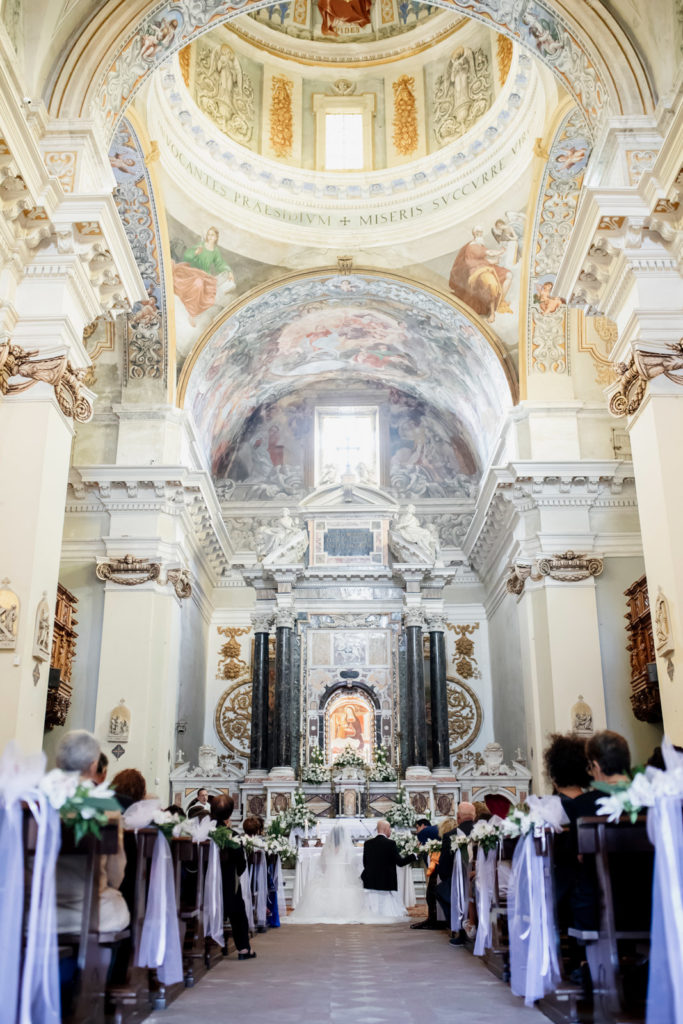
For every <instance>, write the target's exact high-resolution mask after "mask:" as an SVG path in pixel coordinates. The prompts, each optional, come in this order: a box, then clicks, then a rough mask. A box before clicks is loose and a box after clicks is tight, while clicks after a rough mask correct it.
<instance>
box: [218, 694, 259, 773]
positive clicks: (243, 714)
mask: <svg viewBox="0 0 683 1024" xmlns="http://www.w3.org/2000/svg"><path fill="white" fill-rule="evenodd" d="M215 724H216V732H217V733H218V738H219V740H220V741H221V743H222V744H223V746H224V747H226V748H227V749H228V750H230V751H232V753H234V754H237V755H238V756H239V757H249V749H250V741H251V678H250V677H249V676H248V675H243V676H242V678H241V679H238V680H236V681H235V682H234V683H232V684H231V685H230V686H229V687H228V688H227V690H224V691H223V693H222V694H221V696H220V698H219V700H218V703H217V704H216V716H215Z"/></svg>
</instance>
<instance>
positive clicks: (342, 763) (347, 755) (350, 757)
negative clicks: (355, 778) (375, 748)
mask: <svg viewBox="0 0 683 1024" xmlns="http://www.w3.org/2000/svg"><path fill="white" fill-rule="evenodd" d="M341 768H358V769H359V771H363V772H367V771H369V767H368V764H367V762H366V761H364V760H363V758H362V757H361V756H360V754H359V753H358V751H357V750H354V748H353V747H352V746H351V744H350V743H347V744H346V746H345V747H344V749H343V750H342V752H341V754H337V756H336V757H335V759H334V761H333V762H332V764H331V766H330V771H331V772H336V771H339V770H340V769H341Z"/></svg>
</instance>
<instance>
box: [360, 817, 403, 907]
mask: <svg viewBox="0 0 683 1024" xmlns="http://www.w3.org/2000/svg"><path fill="white" fill-rule="evenodd" d="M390 836H391V827H390V825H389V822H388V821H384V820H382V821H378V822H377V835H376V836H373V837H372V839H366V840H365V843H364V844H363V873H362V875H361V876H360V877H361V878H362V879H363V888H364V889H373V890H374V891H375V892H397V891H398V876H397V875H396V868H397V867H403V866H404V865H405V864H410V862H411V861H412V860H413V857H412V854H409V855H408V856H407V857H402V856H401V855H400V853H399V852H398V846H397V845H396V843H395V842H394V840H393V839H391V838H390Z"/></svg>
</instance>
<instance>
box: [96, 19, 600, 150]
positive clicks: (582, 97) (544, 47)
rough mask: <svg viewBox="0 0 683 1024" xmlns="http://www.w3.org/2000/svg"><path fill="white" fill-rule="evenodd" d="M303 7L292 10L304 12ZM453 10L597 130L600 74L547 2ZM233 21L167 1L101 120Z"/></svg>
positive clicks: (113, 82)
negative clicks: (500, 37)
mask: <svg viewBox="0 0 683 1024" xmlns="http://www.w3.org/2000/svg"><path fill="white" fill-rule="evenodd" d="M300 6H301V5H300V3H296V4H295V5H294V9H295V10H298V9H299V8H300ZM452 6H453V9H454V11H456V12H458V11H461V12H462V13H463V14H465V15H467V16H468V17H473V18H474V19H476V20H478V21H482V22H484V23H485V24H488V25H489V26H491V27H493V28H494V29H495V30H496V31H498V32H500V33H503V34H505V35H509V36H510V37H512V38H513V39H516V40H519V41H520V42H522V43H524V44H526V46H528V47H529V48H530V49H532V50H533V51H534V53H535V54H536V55H537V57H538V58H539V60H541V61H542V62H543V63H544V64H546V65H547V66H548V67H550V68H551V69H552V71H554V72H555V74H557V76H558V77H559V78H560V80H561V81H562V82H563V84H564V85H565V86H566V88H567V89H568V91H569V92H570V94H571V95H572V96H574V97H575V99H576V100H577V102H578V103H579V104H580V106H581V107H582V109H583V110H584V111H585V113H586V116H587V118H588V120H589V121H590V123H591V124H598V123H599V122H600V120H601V118H602V115H603V112H604V109H605V106H606V104H607V101H608V90H607V88H606V87H605V84H604V81H603V72H602V68H601V69H598V68H596V66H595V64H594V63H593V60H592V58H591V56H589V54H588V53H587V52H586V50H585V49H584V47H583V45H582V43H581V42H580V41H579V39H578V38H577V35H576V33H575V31H574V30H573V29H572V27H571V26H570V25H568V24H567V22H566V20H565V19H563V18H561V17H560V16H559V15H558V13H557V11H556V10H554V8H553V7H551V6H550V4H549V3H548V0H536V2H535V3H534V4H533V6H530V5H527V4H519V3H511V2H510V0H453V5H452ZM234 16H235V4H234V3H232V2H231V3H227V2H211V3H207V2H203V0H202V2H200V0H168V2H166V3H161V4H158V5H156V6H155V7H154V8H152V9H151V10H150V13H149V14H147V15H146V16H145V17H144V18H143V20H142V21H141V22H136V24H135V25H134V27H133V28H132V29H131V31H130V33H129V34H128V35H127V36H124V37H122V39H121V41H120V45H119V47H118V48H117V49H116V51H115V53H114V55H113V57H112V60H111V63H110V64H109V66H108V67H106V69H103V73H102V75H101V78H100V81H101V85H100V87H99V89H98V91H97V93H96V95H95V96H94V98H93V102H94V105H95V106H96V107H97V109H98V115H99V118H100V119H101V121H102V123H103V124H104V125H108V126H109V128H110V130H111V131H112V132H113V130H114V127H115V125H116V122H117V120H118V118H119V117H120V116H121V112H122V111H123V110H124V109H125V105H126V103H127V101H128V100H129V99H130V98H131V97H132V96H133V95H134V94H135V93H136V92H137V90H138V89H139V88H140V86H141V85H142V82H143V81H144V79H145V78H146V77H147V75H148V74H149V73H150V72H152V71H153V70H154V69H155V68H156V67H158V66H159V65H161V64H162V63H163V62H164V61H165V60H167V59H168V57H169V56H171V54H173V53H175V52H176V51H178V50H180V49H181V48H182V47H183V46H185V45H186V44H187V43H188V42H190V41H191V40H192V39H196V38H197V36H199V35H201V34H202V33H203V32H205V31H207V30H208V29H209V28H212V27H216V26H218V25H219V24H221V23H222V22H225V21H228V20H230V19H231V18H232V17H234Z"/></svg>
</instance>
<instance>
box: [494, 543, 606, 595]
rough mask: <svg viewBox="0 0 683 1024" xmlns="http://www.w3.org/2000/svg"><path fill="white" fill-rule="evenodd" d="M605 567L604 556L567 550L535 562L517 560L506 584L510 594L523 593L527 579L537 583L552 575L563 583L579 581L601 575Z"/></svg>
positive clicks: (552, 577)
mask: <svg viewBox="0 0 683 1024" xmlns="http://www.w3.org/2000/svg"><path fill="white" fill-rule="evenodd" d="M603 567H604V563H603V560H602V558H598V557H597V556H595V555H577V554H576V553H575V552H574V551H565V553H564V554H563V555H551V556H546V557H544V558H539V559H537V560H536V561H534V562H516V563H515V564H514V565H513V566H512V567H511V568H510V575H509V577H508V579H507V581H506V584H505V586H506V588H507V592H508V593H509V594H521V593H522V591H523V590H524V585H525V584H526V581H527V580H531V581H532V582H534V583H537V582H538V581H539V580H541V579H543V578H544V577H550V579H552V580H558V581H559V582H561V583H578V582H580V581H581V580H587V579H590V577H591V576H600V574H601V573H602V570H603Z"/></svg>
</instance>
